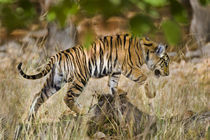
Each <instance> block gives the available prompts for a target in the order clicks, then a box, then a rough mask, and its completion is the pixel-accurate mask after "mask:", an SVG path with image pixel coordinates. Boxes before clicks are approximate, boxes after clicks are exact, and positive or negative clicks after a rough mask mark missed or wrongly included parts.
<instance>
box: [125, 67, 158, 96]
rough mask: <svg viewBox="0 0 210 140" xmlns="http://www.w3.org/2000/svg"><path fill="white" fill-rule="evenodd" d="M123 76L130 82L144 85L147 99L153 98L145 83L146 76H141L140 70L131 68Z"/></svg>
mask: <svg viewBox="0 0 210 140" xmlns="http://www.w3.org/2000/svg"><path fill="white" fill-rule="evenodd" d="M124 75H125V76H126V77H127V78H129V79H130V80H132V81H134V82H136V83H138V84H139V85H144V89H145V94H146V96H147V97H148V98H153V97H155V95H153V94H152V93H151V92H150V90H149V88H148V83H147V82H146V79H147V76H146V75H145V74H143V72H142V70H141V69H138V68H131V69H130V70H129V71H128V72H127V73H124Z"/></svg>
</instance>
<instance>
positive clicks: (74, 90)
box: [64, 79, 88, 114]
mask: <svg viewBox="0 0 210 140" xmlns="http://www.w3.org/2000/svg"><path fill="white" fill-rule="evenodd" d="M87 82H88V79H85V80H84V79H79V80H78V79H77V80H74V81H73V82H72V83H69V88H68V91H67V93H66V95H65V97H64V102H65V104H66V105H67V106H68V107H69V108H70V110H71V111H74V112H75V113H77V114H80V113H81V109H80V105H79V104H78V103H77V102H76V99H77V98H78V97H79V96H80V94H81V93H82V91H83V89H84V87H85V85H86V84H87Z"/></svg>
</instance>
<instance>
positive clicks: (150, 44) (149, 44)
mask: <svg viewBox="0 0 210 140" xmlns="http://www.w3.org/2000/svg"><path fill="white" fill-rule="evenodd" d="M152 44H153V43H148V44H146V43H144V45H145V46H148V47H150V46H152Z"/></svg>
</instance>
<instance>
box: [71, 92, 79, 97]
mask: <svg viewBox="0 0 210 140" xmlns="http://www.w3.org/2000/svg"><path fill="white" fill-rule="evenodd" d="M71 95H72V96H74V97H79V96H80V94H77V93H74V92H72V93H71Z"/></svg>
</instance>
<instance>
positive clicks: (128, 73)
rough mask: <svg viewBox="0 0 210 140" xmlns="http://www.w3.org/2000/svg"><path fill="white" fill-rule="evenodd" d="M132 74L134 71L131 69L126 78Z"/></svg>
mask: <svg viewBox="0 0 210 140" xmlns="http://www.w3.org/2000/svg"><path fill="white" fill-rule="evenodd" d="M131 73H132V69H130V71H129V73H128V74H126V77H130V75H131Z"/></svg>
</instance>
